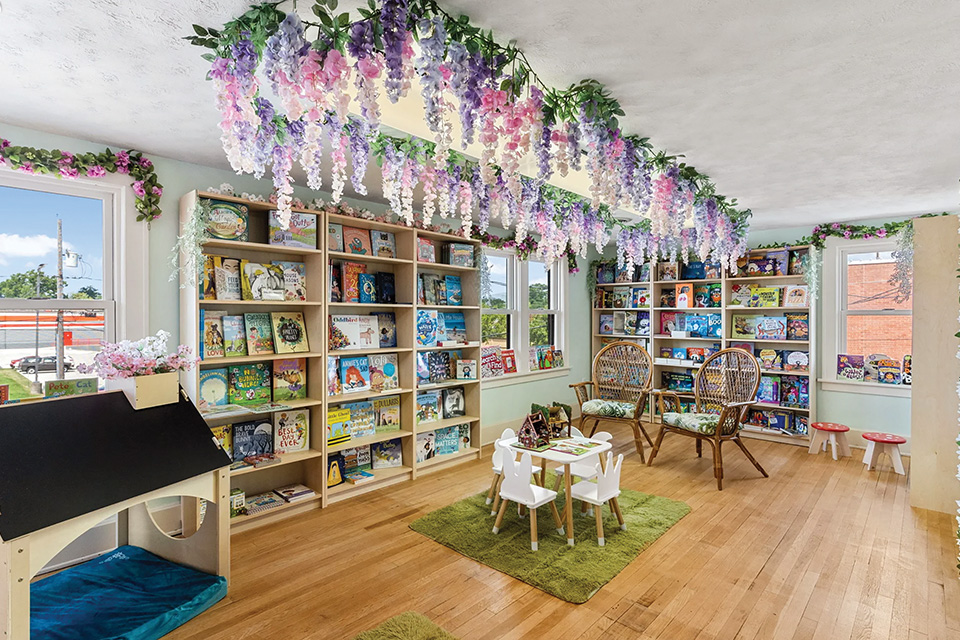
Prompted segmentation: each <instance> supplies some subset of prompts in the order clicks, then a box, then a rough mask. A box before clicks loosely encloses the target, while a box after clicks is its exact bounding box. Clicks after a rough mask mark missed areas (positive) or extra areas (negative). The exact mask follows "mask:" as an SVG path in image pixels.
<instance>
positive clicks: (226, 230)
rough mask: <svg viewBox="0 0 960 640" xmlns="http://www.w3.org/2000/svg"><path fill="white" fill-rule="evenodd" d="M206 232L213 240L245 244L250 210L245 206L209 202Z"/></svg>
mask: <svg viewBox="0 0 960 640" xmlns="http://www.w3.org/2000/svg"><path fill="white" fill-rule="evenodd" d="M208 202H209V209H208V214H207V228H206V232H207V235H209V236H210V237H211V238H213V239H215V240H237V241H239V242H246V241H247V238H248V233H249V229H248V226H249V222H250V209H249V208H248V207H247V205H245V204H241V203H236V202H224V201H222V200H209V201H208Z"/></svg>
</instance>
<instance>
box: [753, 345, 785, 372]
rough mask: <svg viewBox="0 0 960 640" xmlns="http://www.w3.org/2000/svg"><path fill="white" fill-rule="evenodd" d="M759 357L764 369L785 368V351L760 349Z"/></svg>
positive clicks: (777, 369)
mask: <svg viewBox="0 0 960 640" xmlns="http://www.w3.org/2000/svg"><path fill="white" fill-rule="evenodd" d="M757 358H758V359H759V360H760V366H761V367H763V368H764V369H771V370H776V371H779V370H782V369H783V352H781V351H777V350H776V349H760V350H759V351H758V353H757Z"/></svg>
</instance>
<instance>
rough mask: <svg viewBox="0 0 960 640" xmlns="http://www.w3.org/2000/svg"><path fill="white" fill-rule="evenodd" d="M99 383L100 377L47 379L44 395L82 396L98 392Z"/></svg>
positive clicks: (49, 396) (44, 385)
mask: <svg viewBox="0 0 960 640" xmlns="http://www.w3.org/2000/svg"><path fill="white" fill-rule="evenodd" d="M99 385H100V379H99V378H71V379H69V380H47V381H45V382H44V383H43V397H44V398H62V397H64V396H82V395H86V394H88V393H97V392H98V391H99ZM8 394H9V390H8Z"/></svg>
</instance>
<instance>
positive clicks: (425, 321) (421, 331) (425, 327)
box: [416, 309, 438, 347]
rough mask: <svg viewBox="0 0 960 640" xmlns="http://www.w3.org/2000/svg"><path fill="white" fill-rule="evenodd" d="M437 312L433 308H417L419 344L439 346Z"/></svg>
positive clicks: (422, 345)
mask: <svg viewBox="0 0 960 640" xmlns="http://www.w3.org/2000/svg"><path fill="white" fill-rule="evenodd" d="M437 322H438V320H437V312H436V311H434V310H432V309H417V327H416V332H417V345H418V346H421V347H435V346H437Z"/></svg>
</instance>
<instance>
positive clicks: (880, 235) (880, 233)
mask: <svg viewBox="0 0 960 640" xmlns="http://www.w3.org/2000/svg"><path fill="white" fill-rule="evenodd" d="M877 237H878V238H886V237H887V230H886V229H877Z"/></svg>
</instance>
